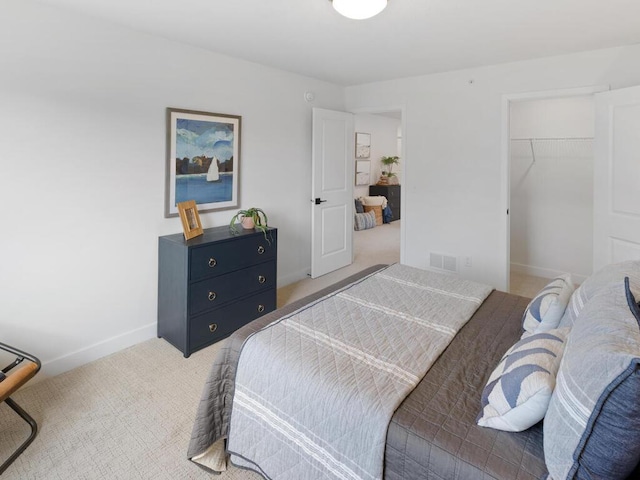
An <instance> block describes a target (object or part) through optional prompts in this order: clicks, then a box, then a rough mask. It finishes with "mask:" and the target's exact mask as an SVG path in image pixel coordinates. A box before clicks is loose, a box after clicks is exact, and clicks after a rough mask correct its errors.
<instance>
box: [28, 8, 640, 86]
mask: <svg viewBox="0 0 640 480" xmlns="http://www.w3.org/2000/svg"><path fill="white" fill-rule="evenodd" d="M39 2H40V3H45V4H49V5H53V6H59V7H62V8H66V9H70V10H74V11H77V12H82V13H85V14H87V15H91V16H93V17H98V18H102V19H104V20H107V21H110V22H115V23H118V24H120V25H124V26H126V27H129V28H132V29H134V30H138V31H140V32H146V33H149V34H152V35H157V36H161V37H165V38H168V39H171V40H175V41H179V42H183V43H187V44H190V45H195V46H198V47H202V48H205V49H208V50H212V51H215V52H219V53H223V54H226V55H230V56H233V57H238V58H243V59H246V60H250V61H253V62H257V63H261V64H265V65H270V66H273V67H277V68H280V69H283V70H287V71H290V72H295V73H299V74H302V75H307V76H310V77H314V78H318V79H323V80H327V81H329V82H333V83H337V84H341V85H355V84H361V83H368V82H372V81H378V80H388V79H393V78H400V77H407V76H413V75H421V74H428V73H435V72H442V71H448V70H457V69H462V68H472V67H477V66H480V65H490V64H496V63H503V62H511V61H517V60H526V59H532V58H539V57H546V56H551V55H559V54H566V53H573V52H579V51H586V50H595V49H599V48H607V47H613V46H620V45H630V44H635V43H640V0H389V5H388V6H387V8H386V10H384V11H383V12H382V13H381V14H380V15H378V16H377V17H374V18H372V19H369V20H349V19H346V18H344V17H341V16H340V15H339V14H338V13H337V12H335V11H334V10H333V8H332V6H331V3H330V1H329V0H39Z"/></svg>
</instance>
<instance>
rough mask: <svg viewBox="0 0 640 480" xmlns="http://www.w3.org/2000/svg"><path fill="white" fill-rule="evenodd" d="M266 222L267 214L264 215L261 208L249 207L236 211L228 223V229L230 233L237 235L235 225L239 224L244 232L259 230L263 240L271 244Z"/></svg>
mask: <svg viewBox="0 0 640 480" xmlns="http://www.w3.org/2000/svg"><path fill="white" fill-rule="evenodd" d="M268 222H269V220H268V218H267V214H266V213H264V210H262V209H261V208H256V207H251V208H248V209H246V210H238V212H237V213H236V214H235V215H234V216H233V218H232V219H231V221H230V222H229V229H230V230H231V232H232V233H238V227H237V224H238V223H240V225H242V228H244V229H245V230H253V229H256V230H260V231H261V232H262V233H263V234H264V238H265V239H266V240H267V242H269V243H271V242H270V240H269V236H268V232H269V225H268Z"/></svg>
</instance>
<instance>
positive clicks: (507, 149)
mask: <svg viewBox="0 0 640 480" xmlns="http://www.w3.org/2000/svg"><path fill="white" fill-rule="evenodd" d="M610 89H611V88H610V86H609V85H593V86H588V87H575V88H564V89H556V90H540V91H534V92H524V93H510V94H504V95H502V100H501V102H502V115H501V118H502V125H501V137H502V139H501V145H500V185H501V188H500V207H501V211H502V212H503V214H504V221H503V222H501V226H500V228H501V235H500V239H501V245H500V250H501V251H502V252H503V253H504V256H503V259H504V265H503V268H502V271H503V275H504V278H503V281H502V285H498V288H499V289H501V290H503V291H505V292H508V291H509V286H510V285H509V281H510V277H511V219H510V213H511V212H509V209H510V203H511V161H510V159H511V142H510V140H511V118H510V111H511V108H510V107H511V103H512V102H522V101H526V100H536V99H547V98H565V97H579V96H588V95H595V94H596V93H600V92H605V91H608V90H610ZM507 212H509V213H507Z"/></svg>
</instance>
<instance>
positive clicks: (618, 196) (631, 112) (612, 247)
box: [576, 86, 640, 271]
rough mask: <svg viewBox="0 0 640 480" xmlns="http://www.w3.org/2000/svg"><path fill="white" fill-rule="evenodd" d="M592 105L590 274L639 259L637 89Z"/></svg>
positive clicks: (606, 96)
mask: <svg viewBox="0 0 640 480" xmlns="http://www.w3.org/2000/svg"><path fill="white" fill-rule="evenodd" d="M595 100H596V126H595V141H594V156H595V164H594V190H593V209H594V218H593V226H594V232H593V233H594V235H593V237H594V238H593V269H594V271H596V270H598V269H600V268H602V267H603V266H604V265H607V264H609V263H617V262H621V261H624V260H640V86H639V87H631V88H624V89H620V90H614V91H611V92H604V93H598V94H596V95H595ZM576 241H578V240H577V239H576Z"/></svg>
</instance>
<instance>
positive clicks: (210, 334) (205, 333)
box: [189, 288, 276, 351]
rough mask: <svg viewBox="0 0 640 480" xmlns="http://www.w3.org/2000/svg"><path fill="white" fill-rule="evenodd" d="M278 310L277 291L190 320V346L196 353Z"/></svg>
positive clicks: (266, 292) (261, 294)
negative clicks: (252, 321)
mask: <svg viewBox="0 0 640 480" xmlns="http://www.w3.org/2000/svg"><path fill="white" fill-rule="evenodd" d="M275 309H276V290H275V288H274V289H271V290H267V291H265V292H260V293H258V294H256V295H254V296H252V297H249V298H245V299H243V300H240V301H237V302H235V303H231V304H228V305H225V306H223V307H220V308H218V309H215V310H211V311H210V312H207V313H205V314H203V315H198V316H196V317H192V318H191V319H190V330H189V345H190V350H191V351H194V350H197V349H199V348H201V347H204V346H207V345H210V344H212V343H214V342H217V341H218V340H221V339H223V338H225V337H227V336H229V335H230V334H231V333H233V332H234V331H235V330H237V329H238V328H240V327H242V326H243V325H246V324H247V323H249V322H250V321H251V320H255V319H256V318H258V317H261V316H262V315H265V314H267V313H269V312H272V311H273V310H275Z"/></svg>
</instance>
